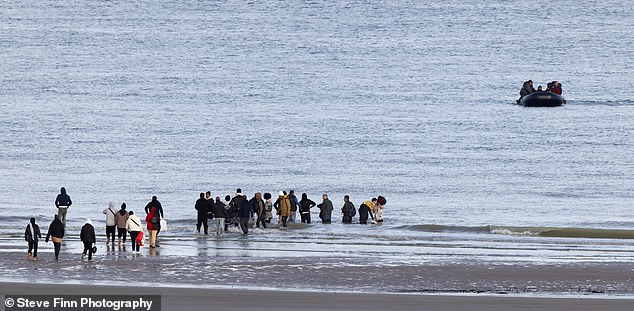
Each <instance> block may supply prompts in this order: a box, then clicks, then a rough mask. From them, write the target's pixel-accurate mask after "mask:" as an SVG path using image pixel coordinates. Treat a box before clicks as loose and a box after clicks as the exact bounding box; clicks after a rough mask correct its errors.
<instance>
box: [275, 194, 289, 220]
mask: <svg viewBox="0 0 634 311" xmlns="http://www.w3.org/2000/svg"><path fill="white" fill-rule="evenodd" d="M273 206H275V208H277V215H279V216H280V223H281V224H282V227H288V225H287V224H286V222H287V221H288V217H289V216H290V215H291V201H290V200H289V199H288V196H287V195H286V193H285V192H284V191H280V193H279V197H278V198H277V201H275V204H273Z"/></svg>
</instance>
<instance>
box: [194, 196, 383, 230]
mask: <svg viewBox="0 0 634 311" xmlns="http://www.w3.org/2000/svg"><path fill="white" fill-rule="evenodd" d="M343 201H344V204H343V207H342V208H341V213H342V214H343V219H342V223H352V219H353V217H354V216H355V215H356V214H357V209H356V208H355V207H354V204H353V203H352V202H351V201H350V197H349V196H348V195H346V196H344V199H343ZM385 204H386V200H385V198H384V197H383V196H378V198H373V199H371V200H368V201H365V202H363V203H362V204H361V206H360V207H359V223H361V224H367V223H368V217H370V218H371V219H372V222H374V223H380V222H382V221H383V216H382V215H383V206H384V205H385ZM315 206H316V207H317V208H319V218H320V219H321V221H322V223H324V224H330V223H331V222H332V212H333V210H334V206H333V203H332V201H331V200H330V199H329V198H328V195H327V194H323V195H322V202H321V203H319V204H317V203H315V202H314V201H313V200H311V199H309V198H308V195H307V194H306V193H302V197H301V199H298V198H297V196H296V195H295V191H294V190H290V191H289V192H288V193H287V192H286V191H280V192H279V194H278V197H277V199H276V200H275V201H273V198H272V196H271V194H270V193H268V192H267V193H264V195H262V193H261V192H257V193H255V195H254V196H253V197H252V198H251V199H249V198H248V197H247V196H246V195H245V194H243V193H242V190H241V189H240V188H238V189H237V190H236V193H235V195H234V196H233V197H231V196H230V195H227V196H225V198H224V200H222V199H221V198H220V197H219V196H217V197H216V198H215V200H214V198H213V196H212V195H211V192H210V191H207V192H206V193H202V192H201V193H200V198H199V199H198V200H196V203H195V204H194V209H195V210H196V211H197V223H196V230H197V231H198V232H200V229H201V228H203V233H204V234H208V233H209V230H208V228H209V224H208V220H209V219H215V220H216V234H217V235H223V232H226V231H228V228H229V227H230V226H231V225H233V226H235V227H238V226H239V227H240V229H241V230H242V233H244V234H248V233H249V228H250V227H252V226H255V227H256V228H260V226H261V227H262V228H267V224H270V223H271V221H272V219H273V212H274V210H275V215H277V216H278V223H279V225H280V226H281V227H282V228H285V227H287V226H288V223H289V222H290V223H294V222H296V219H297V213H299V215H300V221H301V222H302V223H307V224H310V223H311V209H312V208H313V207H315Z"/></svg>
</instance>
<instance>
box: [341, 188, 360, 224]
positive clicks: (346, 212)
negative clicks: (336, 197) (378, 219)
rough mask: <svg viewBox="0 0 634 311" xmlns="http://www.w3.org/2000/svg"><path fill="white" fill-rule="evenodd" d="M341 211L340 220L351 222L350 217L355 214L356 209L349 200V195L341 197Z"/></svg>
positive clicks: (345, 222) (346, 222)
mask: <svg viewBox="0 0 634 311" xmlns="http://www.w3.org/2000/svg"><path fill="white" fill-rule="evenodd" d="M341 213H342V214H343V219H342V220H341V222H342V223H344V224H351V223H352V217H354V216H355V215H356V214H357V210H356V209H355V208H354V204H352V202H350V196H348V195H346V196H344V197H343V207H342V208H341Z"/></svg>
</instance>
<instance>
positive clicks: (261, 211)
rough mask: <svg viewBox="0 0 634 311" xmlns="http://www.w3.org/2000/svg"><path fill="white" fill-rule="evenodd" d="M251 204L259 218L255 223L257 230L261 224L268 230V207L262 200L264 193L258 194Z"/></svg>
mask: <svg viewBox="0 0 634 311" xmlns="http://www.w3.org/2000/svg"><path fill="white" fill-rule="evenodd" d="M250 202H251V209H252V210H253V211H254V212H255V214H256V215H257V217H258V218H257V219H256V221H255V226H256V228H260V224H262V228H265V229H266V207H265V206H264V204H265V203H264V200H262V193H260V192H257V193H256V194H255V196H254V197H253V199H251V201H250Z"/></svg>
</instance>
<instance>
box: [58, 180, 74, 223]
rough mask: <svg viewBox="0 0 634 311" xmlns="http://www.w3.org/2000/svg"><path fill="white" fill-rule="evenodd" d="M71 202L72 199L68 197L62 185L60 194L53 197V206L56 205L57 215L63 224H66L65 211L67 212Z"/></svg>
mask: <svg viewBox="0 0 634 311" xmlns="http://www.w3.org/2000/svg"><path fill="white" fill-rule="evenodd" d="M72 204H73V201H72V200H71V199H70V196H69V195H68V194H66V188H64V187H62V189H60V194H58V195H57V198H55V206H56V207H57V216H58V217H59V220H60V221H61V222H62V224H64V226H66V212H68V208H69V207H70V206H71V205H72Z"/></svg>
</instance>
